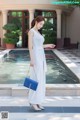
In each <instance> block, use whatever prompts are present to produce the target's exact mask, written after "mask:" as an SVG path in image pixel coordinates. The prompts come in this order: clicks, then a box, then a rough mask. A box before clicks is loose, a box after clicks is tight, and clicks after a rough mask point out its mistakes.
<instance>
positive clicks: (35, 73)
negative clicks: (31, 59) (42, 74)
mask: <svg viewBox="0 0 80 120" xmlns="http://www.w3.org/2000/svg"><path fill="white" fill-rule="evenodd" d="M30 67H31V66H30V65H29V69H28V75H29V72H30ZM33 69H34V67H33ZM34 73H35V76H36V78H37V75H36V72H35V69H34Z"/></svg>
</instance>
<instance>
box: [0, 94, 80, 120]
mask: <svg viewBox="0 0 80 120" xmlns="http://www.w3.org/2000/svg"><path fill="white" fill-rule="evenodd" d="M0 105H1V106H0V112H1V111H8V112H9V120H37V119H41V120H80V96H78V97H75V96H73V97H71V96H65V97H64V96H55V97H53V96H51V97H46V99H45V101H44V107H45V110H42V111H40V112H36V111H34V110H33V109H31V108H30V107H29V104H28V101H27V98H26V97H22V98H21V97H0Z"/></svg>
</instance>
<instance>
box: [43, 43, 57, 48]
mask: <svg viewBox="0 0 80 120" xmlns="http://www.w3.org/2000/svg"><path fill="white" fill-rule="evenodd" d="M55 46H56V45H54V44H46V45H45V47H44V48H54V47H55Z"/></svg>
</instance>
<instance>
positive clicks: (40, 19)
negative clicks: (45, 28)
mask: <svg viewBox="0 0 80 120" xmlns="http://www.w3.org/2000/svg"><path fill="white" fill-rule="evenodd" d="M41 21H45V19H44V17H43V16H41V15H39V16H37V17H36V18H34V19H33V20H32V22H31V28H33V27H34V25H35V22H38V23H39V22H41Z"/></svg>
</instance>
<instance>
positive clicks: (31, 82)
mask: <svg viewBox="0 0 80 120" xmlns="http://www.w3.org/2000/svg"><path fill="white" fill-rule="evenodd" d="M24 86H25V87H27V88H30V89H32V90H34V91H36V89H37V86H38V82H37V81H35V80H32V79H30V78H25V81H24Z"/></svg>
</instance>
